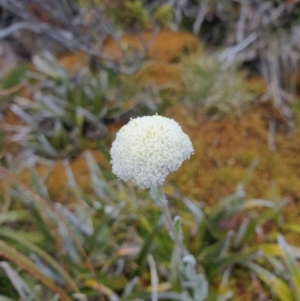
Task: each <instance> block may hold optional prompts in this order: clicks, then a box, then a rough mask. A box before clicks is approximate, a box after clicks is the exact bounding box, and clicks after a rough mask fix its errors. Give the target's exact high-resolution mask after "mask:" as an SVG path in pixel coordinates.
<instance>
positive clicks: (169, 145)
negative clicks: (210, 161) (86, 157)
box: [110, 115, 194, 188]
mask: <svg viewBox="0 0 300 301" xmlns="http://www.w3.org/2000/svg"><path fill="white" fill-rule="evenodd" d="M193 151H194V149H193V145H192V143H191V140H190V138H189V137H188V136H187V135H186V134H185V133H183V131H182V129H181V126H180V125H179V124H178V123H177V122H176V121H174V120H173V119H169V118H166V117H162V116H158V115H155V116H145V117H138V118H136V119H131V121H130V122H129V123H128V124H126V125H125V126H123V127H122V128H121V129H120V131H119V132H118V133H117V137H116V140H115V141H114V142H113V144H112V148H111V151H110V153H111V158H112V160H111V164H112V171H113V173H114V174H115V175H117V176H118V177H119V178H120V179H122V180H124V181H128V180H133V181H134V182H135V183H136V184H137V185H138V186H140V187H142V188H149V187H151V186H158V185H162V184H163V183H164V181H165V179H166V177H167V175H168V174H169V173H170V172H172V171H175V170H177V169H178V168H179V167H180V166H181V165H182V162H183V161H184V160H186V159H189V158H190V155H191V154H192V153H193Z"/></svg>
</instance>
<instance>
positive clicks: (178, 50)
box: [103, 30, 199, 62]
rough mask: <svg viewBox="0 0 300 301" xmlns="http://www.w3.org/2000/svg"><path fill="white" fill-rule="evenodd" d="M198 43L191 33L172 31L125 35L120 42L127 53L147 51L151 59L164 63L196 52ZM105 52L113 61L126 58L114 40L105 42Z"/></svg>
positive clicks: (109, 39)
mask: <svg viewBox="0 0 300 301" xmlns="http://www.w3.org/2000/svg"><path fill="white" fill-rule="evenodd" d="M198 43H199V42H198V39H197V38H196V37H195V36H193V35H192V34H190V33H187V32H174V31H171V30H162V31H160V32H159V33H157V34H155V33H153V32H150V31H149V32H144V33H142V34H140V35H132V34H125V35H124V36H123V37H122V38H121V40H120V44H121V46H122V48H123V49H124V50H125V52H126V51H132V50H134V51H145V52H146V53H147V56H148V57H149V58H152V59H156V60H159V61H164V62H170V61H173V60H177V59H178V58H180V57H181V56H182V55H183V54H185V53H187V52H195V51H196V50H197V48H198ZM103 51H104V53H105V55H107V56H108V57H110V58H112V59H121V58H124V55H123V53H122V50H121V47H120V45H118V43H117V42H116V41H115V40H114V39H112V38H108V39H106V40H105V42H104V47H103Z"/></svg>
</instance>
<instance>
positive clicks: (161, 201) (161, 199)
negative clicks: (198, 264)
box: [150, 186, 189, 256]
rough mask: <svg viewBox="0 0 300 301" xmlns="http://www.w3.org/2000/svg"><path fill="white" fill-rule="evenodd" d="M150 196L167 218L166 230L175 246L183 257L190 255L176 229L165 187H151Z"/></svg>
mask: <svg viewBox="0 0 300 301" xmlns="http://www.w3.org/2000/svg"><path fill="white" fill-rule="evenodd" d="M150 194H151V197H152V199H153V200H154V201H155V202H156V204H157V205H158V206H159V207H160V208H161V209H162V213H163V215H164V217H165V221H166V224H165V226H166V228H167V230H168V231H169V233H170V235H171V238H172V239H173V240H174V243H175V245H176V246H177V247H178V249H179V250H180V252H181V254H182V256H185V255H189V252H188V250H187V249H186V247H185V246H184V244H183V241H182V238H181V237H180V235H179V233H178V232H177V231H176V229H175V227H174V223H173V220H172V216H171V213H170V209H169V206H168V200H167V199H166V196H165V193H164V188H163V186H157V187H151V189H150Z"/></svg>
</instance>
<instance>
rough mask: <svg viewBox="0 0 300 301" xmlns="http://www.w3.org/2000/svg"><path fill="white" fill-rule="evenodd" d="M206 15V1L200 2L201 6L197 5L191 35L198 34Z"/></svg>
mask: <svg viewBox="0 0 300 301" xmlns="http://www.w3.org/2000/svg"><path fill="white" fill-rule="evenodd" d="M206 13H207V1H206V0H203V1H202V2H201V4H200V5H199V8H198V12H197V18H196V20H195V22H194V24H193V33H194V34H198V33H199V31H200V29H201V25H202V23H203V21H204V18H205V15H206Z"/></svg>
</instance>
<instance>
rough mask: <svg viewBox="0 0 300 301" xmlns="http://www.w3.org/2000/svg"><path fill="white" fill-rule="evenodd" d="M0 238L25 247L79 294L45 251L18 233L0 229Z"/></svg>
mask: <svg viewBox="0 0 300 301" xmlns="http://www.w3.org/2000/svg"><path fill="white" fill-rule="evenodd" d="M0 236H2V237H6V238H8V239H11V240H14V241H16V242H18V243H19V244H21V245H23V246H25V247H27V248H28V249H29V250H30V251H31V252H34V253H36V254H37V255H38V256H39V257H40V258H41V259H43V260H44V261H45V262H47V263H48V264H49V265H50V266H52V267H53V268H55V269H56V270H57V271H58V272H59V273H60V274H61V276H63V277H64V279H65V282H66V283H67V284H68V285H69V287H70V288H72V290H74V292H79V289H78V287H77V285H76V283H75V282H74V280H73V279H72V277H71V276H70V275H69V274H68V273H67V272H66V271H65V270H64V269H63V268H62V267H61V266H60V265H59V264H58V263H57V262H56V261H55V260H54V259H53V258H52V257H51V256H49V255H48V254H47V253H46V252H45V251H43V250H42V249H40V248H39V247H37V246H36V245H34V244H33V243H31V242H30V241H28V240H26V239H24V238H23V237H22V236H20V235H18V232H16V231H13V230H10V229H8V228H0Z"/></svg>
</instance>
